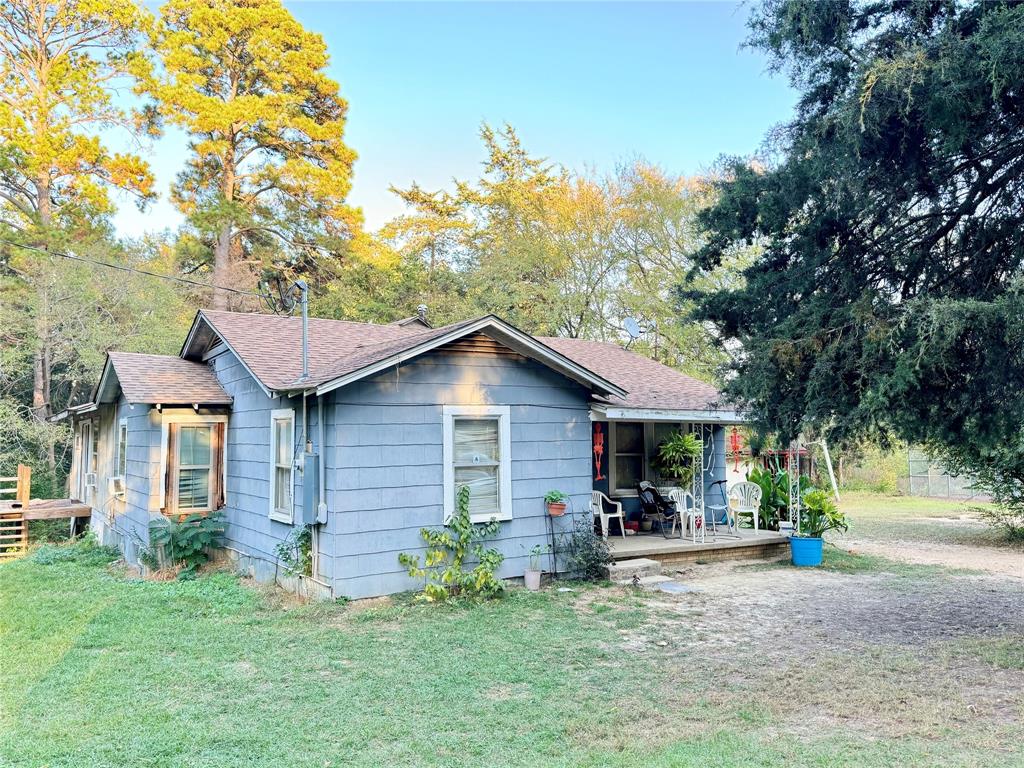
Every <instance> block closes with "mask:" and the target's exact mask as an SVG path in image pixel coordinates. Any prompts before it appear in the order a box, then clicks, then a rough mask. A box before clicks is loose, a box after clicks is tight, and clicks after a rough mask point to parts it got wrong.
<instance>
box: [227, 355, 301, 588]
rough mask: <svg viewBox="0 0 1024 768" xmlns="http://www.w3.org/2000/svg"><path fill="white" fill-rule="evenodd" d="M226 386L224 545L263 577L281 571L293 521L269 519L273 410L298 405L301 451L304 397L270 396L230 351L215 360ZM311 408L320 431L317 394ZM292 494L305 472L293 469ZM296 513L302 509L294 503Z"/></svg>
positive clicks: (296, 492)
mask: <svg viewBox="0 0 1024 768" xmlns="http://www.w3.org/2000/svg"><path fill="white" fill-rule="evenodd" d="M211 363H212V365H213V369H214V372H215V374H216V375H217V378H218V380H219V381H220V383H221V386H222V387H223V388H224V390H225V391H226V392H227V393H228V394H230V395H231V396H232V398H233V400H234V402H233V404H232V408H231V413H230V416H229V418H228V428H227V441H226V442H227V448H226V457H225V460H226V466H227V483H226V486H225V494H224V495H225V507H224V510H223V512H224V516H225V519H226V521H227V530H226V534H225V545H226V546H227V547H228V548H229V550H230V551H232V553H233V554H234V555H235V556H236V558H238V559H239V563H240V566H241V567H242V570H244V571H246V572H248V573H249V574H250V575H252V576H253V577H255V578H256V579H258V580H260V581H270V580H273V579H274V578H275V577H276V576H277V571H278V568H277V555H276V553H275V551H274V550H275V548H276V547H277V545H278V544H280V543H281V542H283V541H284V540H285V539H287V538H288V536H289V534H290V533H291V532H292V530H293V528H294V526H293V525H290V524H288V523H282V522H278V521H276V520H271V519H270V468H271V460H272V456H271V449H270V413H271V411H273V410H276V409H280V408H292V409H294V410H295V432H294V436H295V445H294V446H293V451H294V455H295V456H297V457H298V456H300V455H301V452H302V450H303V447H304V445H305V440H306V436H305V434H304V430H303V421H302V398H301V397H298V398H294V397H293V398H287V397H274V398H271V397H267V395H266V394H265V393H264V391H263V390H262V389H261V388H260V386H259V384H257V383H256V380H255V379H253V378H252V376H251V375H250V374H249V372H248V371H247V370H246V369H245V367H244V366H243V365H242V364H241V363H240V362H239V361H238V358H237V357H235V355H234V354H233V353H232V352H228V351H225V352H223V353H222V354H220V355H218V356H217V357H215V358H213V360H212V361H211ZM307 405H312V406H313V407H312V408H310V412H309V419H310V425H311V432H312V433H313V435H314V436H315V435H316V409H315V399H313V398H310V401H309V403H307ZM294 478H295V487H294V494H293V499H294V500H295V501H297V502H299V503H301V499H302V473H301V472H299V471H296V472H295V473H294ZM295 515H296V518H295V519H298V509H297V508H296V509H295Z"/></svg>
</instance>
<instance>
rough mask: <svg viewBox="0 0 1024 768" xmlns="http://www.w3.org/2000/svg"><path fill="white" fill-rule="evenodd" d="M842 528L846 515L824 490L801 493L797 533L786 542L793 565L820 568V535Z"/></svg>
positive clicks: (821, 540) (821, 543)
mask: <svg viewBox="0 0 1024 768" xmlns="http://www.w3.org/2000/svg"><path fill="white" fill-rule="evenodd" d="M846 529H847V523H846V516H845V515H844V514H843V513H842V512H840V511H839V507H837V506H836V503H835V502H834V501H832V499H831V498H829V495H828V494H827V493H825V491H822V490H818V489H815V490H811V491H808V492H807V493H805V494H804V497H803V509H802V510H801V512H800V532H799V533H794V534H793V535H792V536H791V537H790V539H789V551H790V554H791V555H792V558H793V565H796V566H811V567H813V566H817V565H821V554H822V545H823V539H822V536H823V535H824V534H825V533H826V532H827V531H836V530H838V531H845V530H846Z"/></svg>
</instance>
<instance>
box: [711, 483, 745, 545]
mask: <svg viewBox="0 0 1024 768" xmlns="http://www.w3.org/2000/svg"><path fill="white" fill-rule="evenodd" d="M725 486H726V482H725V480H716V481H715V482H713V483H712V484H711V487H712V488H714V489H715V490H717V491H718V494H719V496H721V497H722V503H721V504H709V503H708V502H707V501H705V502H704V522H705V524H708V525H710V526H711V535H712V536H717V535H718V526H720V525H724V526H725V527H726V528H727V529H728V531H729V534H730V535H732V536H735V537H736V538H739V534H738V533H737V532H736V515H735V514H734V513H733V511H732V507H731V506H730V505H729V497H728V496H727V495H726V493H725Z"/></svg>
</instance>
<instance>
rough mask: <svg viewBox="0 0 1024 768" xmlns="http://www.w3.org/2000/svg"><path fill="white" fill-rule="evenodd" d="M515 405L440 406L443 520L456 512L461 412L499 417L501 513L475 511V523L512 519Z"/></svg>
mask: <svg viewBox="0 0 1024 768" xmlns="http://www.w3.org/2000/svg"><path fill="white" fill-rule="evenodd" d="M511 414H512V409H511V408H510V407H509V406H507V405H445V406H442V407H441V417H442V420H443V430H444V451H443V462H444V463H443V467H444V524H445V525H448V523H450V522H451V520H452V518H453V517H454V516H455V419H456V418H457V417H459V416H470V417H471V416H491V417H495V416H496V417H497V418H498V453H499V455H498V515H497V516H493V515H473V516H472V517H471V518H470V519H471V520H472V521H473V522H474V523H486V522H489V521H490V520H511V519H512V428H511Z"/></svg>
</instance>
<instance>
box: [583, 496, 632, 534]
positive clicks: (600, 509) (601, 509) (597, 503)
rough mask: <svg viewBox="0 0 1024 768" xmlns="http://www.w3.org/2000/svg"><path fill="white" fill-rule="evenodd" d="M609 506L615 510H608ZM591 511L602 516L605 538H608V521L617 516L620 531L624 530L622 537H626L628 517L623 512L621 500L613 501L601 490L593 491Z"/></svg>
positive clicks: (602, 532)
mask: <svg viewBox="0 0 1024 768" xmlns="http://www.w3.org/2000/svg"><path fill="white" fill-rule="evenodd" d="M608 507H611V508H612V509H613V510H614V511H613V512H606V511H605V510H606V509H608ZM590 511H591V513H592V514H593V515H594V517H596V518H600V520H601V535H602V536H603V537H604V538H606V539H607V538H608V521H609V520H611V519H613V518H616V517H617V518H618V519H619V531H621V532H622V538H626V518H625V516H624V515H623V514H622V503H621V502H618V501H612V500H611V499H609V498H608V497H607V496H605V495H604V494H603V493H601V492H600V491H593V492H592V493H591V494H590Z"/></svg>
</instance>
